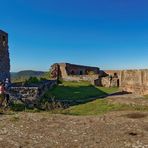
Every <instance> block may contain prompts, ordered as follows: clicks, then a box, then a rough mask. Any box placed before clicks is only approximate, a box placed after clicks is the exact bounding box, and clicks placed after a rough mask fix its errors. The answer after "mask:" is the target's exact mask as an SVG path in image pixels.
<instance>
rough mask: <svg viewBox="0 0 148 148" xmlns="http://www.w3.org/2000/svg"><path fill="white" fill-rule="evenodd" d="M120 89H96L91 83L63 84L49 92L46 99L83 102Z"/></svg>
mask: <svg viewBox="0 0 148 148" xmlns="http://www.w3.org/2000/svg"><path fill="white" fill-rule="evenodd" d="M117 91H118V88H104V87H95V86H93V85H91V84H90V83H89V82H63V83H62V84H60V85H58V86H56V87H55V88H53V89H52V90H49V91H48V92H47V93H46V94H45V97H48V98H49V97H53V96H54V97H55V98H56V99H64V100H68V99H69V100H75V99H77V100H82V99H86V100H87V99H88V98H93V97H100V96H102V95H107V94H111V93H114V92H117Z"/></svg>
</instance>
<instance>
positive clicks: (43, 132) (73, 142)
mask: <svg viewBox="0 0 148 148" xmlns="http://www.w3.org/2000/svg"><path fill="white" fill-rule="evenodd" d="M140 146H141V147H142V146H143V148H148V112H143V113H141V112H128V111H122V112H111V113H107V114H105V115H101V116H87V117H86V116H83V117H80V116H66V115H50V114H49V113H26V112H25V113H19V114H16V115H0V147H2V148H9V147H10V148H13V147H14V148H23V147H25V148H124V147H125V148H126V147H127V148H128V147H129V148H135V147H137V148H140Z"/></svg>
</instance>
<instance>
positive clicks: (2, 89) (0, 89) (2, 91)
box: [0, 85, 5, 94]
mask: <svg viewBox="0 0 148 148" xmlns="http://www.w3.org/2000/svg"><path fill="white" fill-rule="evenodd" d="M4 91H5V90H4V86H3V85H1V86H0V94H4Z"/></svg>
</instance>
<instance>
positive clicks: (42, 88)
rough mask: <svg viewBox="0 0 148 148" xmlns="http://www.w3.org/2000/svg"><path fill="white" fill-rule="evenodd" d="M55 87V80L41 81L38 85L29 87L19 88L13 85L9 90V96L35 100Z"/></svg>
mask: <svg viewBox="0 0 148 148" xmlns="http://www.w3.org/2000/svg"><path fill="white" fill-rule="evenodd" d="M54 85H57V81H56V80H49V81H43V82H42V83H39V84H32V85H30V86H19V85H18V84H13V85H12V87H11V88H10V94H11V95H12V96H14V97H16V98H21V99H29V100H36V99H38V98H40V97H42V96H43V95H44V93H45V92H46V91H47V90H48V89H50V88H52V87H53V86H54Z"/></svg>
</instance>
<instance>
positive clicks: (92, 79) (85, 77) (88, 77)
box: [63, 75, 99, 85]
mask: <svg viewBox="0 0 148 148" xmlns="http://www.w3.org/2000/svg"><path fill="white" fill-rule="evenodd" d="M98 79H99V75H78V76H76V75H74V76H72V75H71V76H70V75H69V76H67V77H65V78H63V80H64V81H77V82H79V81H89V82H90V83H91V84H93V85H95V83H97V81H98Z"/></svg>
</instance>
